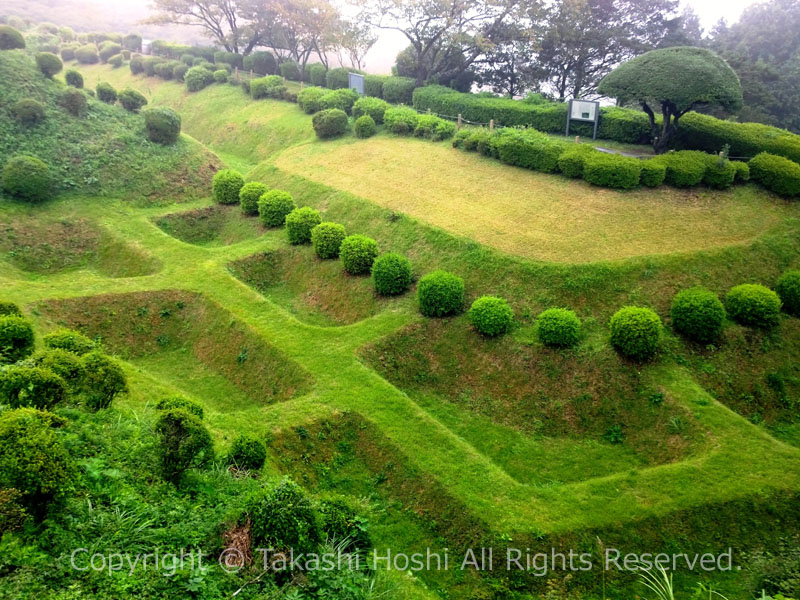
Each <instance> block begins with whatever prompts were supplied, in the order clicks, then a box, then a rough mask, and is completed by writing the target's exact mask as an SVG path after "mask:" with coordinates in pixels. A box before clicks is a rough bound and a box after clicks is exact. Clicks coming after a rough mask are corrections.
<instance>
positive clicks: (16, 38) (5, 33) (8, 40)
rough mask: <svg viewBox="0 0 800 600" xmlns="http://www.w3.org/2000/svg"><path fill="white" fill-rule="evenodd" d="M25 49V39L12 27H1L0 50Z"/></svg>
mask: <svg viewBox="0 0 800 600" xmlns="http://www.w3.org/2000/svg"><path fill="white" fill-rule="evenodd" d="M24 47H25V38H24V37H22V34H21V33H20V32H19V31H17V30H16V29H14V28H13V27H11V26H10V25H0V50H15V49H21V48H24Z"/></svg>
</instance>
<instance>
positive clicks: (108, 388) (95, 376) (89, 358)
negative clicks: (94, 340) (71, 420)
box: [83, 350, 128, 410]
mask: <svg viewBox="0 0 800 600" xmlns="http://www.w3.org/2000/svg"><path fill="white" fill-rule="evenodd" d="M83 369H84V371H85V372H86V375H85V380H84V381H85V385H86V405H87V406H88V407H89V408H90V409H92V410H100V409H101V408H108V407H109V406H111V403H112V402H113V401H114V398H116V397H117V396H118V395H119V394H122V393H125V392H126V391H128V379H127V377H126V376H125V371H123V370H122V367H121V366H120V365H119V363H118V362H117V361H115V360H114V359H113V358H111V357H109V356H106V355H105V354H103V353H102V352H98V351H96V350H95V351H93V352H89V353H88V354H84V355H83Z"/></svg>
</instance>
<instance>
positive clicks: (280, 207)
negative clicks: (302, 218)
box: [258, 190, 296, 227]
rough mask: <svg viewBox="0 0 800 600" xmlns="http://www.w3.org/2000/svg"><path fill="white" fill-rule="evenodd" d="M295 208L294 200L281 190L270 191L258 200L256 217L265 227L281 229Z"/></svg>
mask: <svg viewBox="0 0 800 600" xmlns="http://www.w3.org/2000/svg"><path fill="white" fill-rule="evenodd" d="M295 208H296V205H295V203H294V198H292V195H291V194H290V193H289V192H284V191H283V190H270V191H268V192H265V193H264V194H262V195H261V198H259V200H258V216H259V217H260V218H261V222H262V223H264V225H266V226H267V227H281V226H282V225H283V224H284V223H285V222H286V215H288V214H289V213H290V212H292V211H293V210H294V209H295Z"/></svg>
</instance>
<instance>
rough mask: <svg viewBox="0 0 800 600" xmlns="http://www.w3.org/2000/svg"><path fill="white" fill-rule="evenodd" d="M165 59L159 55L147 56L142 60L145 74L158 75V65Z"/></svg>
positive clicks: (149, 75)
mask: <svg viewBox="0 0 800 600" xmlns="http://www.w3.org/2000/svg"><path fill="white" fill-rule="evenodd" d="M164 62H165V61H164V60H163V59H161V58H158V57H157V56H146V57H144V59H143V60H142V64H143V65H144V74H145V75H147V76H148V77H155V76H156V67H157V66H158V65H160V64H162V63H164Z"/></svg>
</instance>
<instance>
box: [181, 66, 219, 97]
mask: <svg viewBox="0 0 800 600" xmlns="http://www.w3.org/2000/svg"><path fill="white" fill-rule="evenodd" d="M183 81H184V82H185V83H186V89H187V90H189V91H190V92H199V91H200V90H202V89H203V88H204V87H207V86H209V85H211V84H212V83H214V73H212V72H211V71H209V70H208V69H206V68H205V67H192V68H191V69H189V70H188V71H186V74H185V75H184V76H183Z"/></svg>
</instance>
